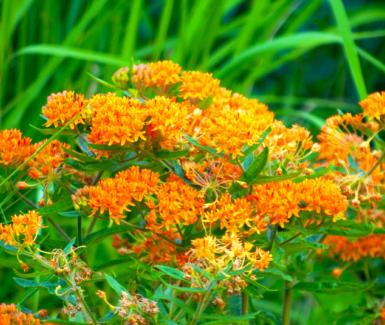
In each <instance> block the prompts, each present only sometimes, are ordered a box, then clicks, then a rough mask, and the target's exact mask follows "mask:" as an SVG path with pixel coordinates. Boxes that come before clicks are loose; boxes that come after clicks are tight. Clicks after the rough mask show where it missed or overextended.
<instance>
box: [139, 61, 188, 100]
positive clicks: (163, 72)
mask: <svg viewBox="0 0 385 325" xmlns="http://www.w3.org/2000/svg"><path fill="white" fill-rule="evenodd" d="M181 71H182V68H181V66H180V65H179V64H177V63H174V62H172V61H168V60H165V61H158V62H152V63H147V64H138V65H134V67H133V71H132V81H133V83H134V85H135V86H136V87H138V88H139V89H143V88H144V87H149V88H153V87H156V88H160V89H161V90H162V91H163V92H166V91H167V89H168V87H170V86H173V85H174V84H176V83H177V82H179V81H180V73H181Z"/></svg>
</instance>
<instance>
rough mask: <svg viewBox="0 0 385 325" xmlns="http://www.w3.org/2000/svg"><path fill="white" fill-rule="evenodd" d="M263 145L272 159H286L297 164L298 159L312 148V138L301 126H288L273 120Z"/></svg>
mask: <svg viewBox="0 0 385 325" xmlns="http://www.w3.org/2000/svg"><path fill="white" fill-rule="evenodd" d="M264 145H265V146H266V147H268V148H269V155H270V158H271V159H272V160H281V161H283V160H285V159H287V160H288V161H290V163H291V164H299V159H300V158H302V157H303V155H304V154H305V153H306V151H307V150H309V149H311V148H312V146H313V140H312V137H311V134H310V132H309V131H308V130H306V129H305V128H303V127H301V126H298V125H293V126H292V127H291V128H288V127H286V126H285V124H283V122H281V121H274V123H273V125H272V126H271V131H270V133H269V134H268V136H267V137H266V139H265V141H264Z"/></svg>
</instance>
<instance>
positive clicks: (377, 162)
mask: <svg viewBox="0 0 385 325" xmlns="http://www.w3.org/2000/svg"><path fill="white" fill-rule="evenodd" d="M384 158H385V150H383V151H382V154H381V157H380V158H378V160H377V161H376V163H375V164H374V165H373V166H372V168H370V170H369V171H368V172H367V173H366V174H365V177H368V176H369V175H371V174H372V173H373V172H374V170H375V169H376V168H377V167H378V166H379V165H380V164H381V162H382V161H383V160H384Z"/></svg>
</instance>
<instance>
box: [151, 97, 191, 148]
mask: <svg viewBox="0 0 385 325" xmlns="http://www.w3.org/2000/svg"><path fill="white" fill-rule="evenodd" d="M146 110H147V113H148V115H149V120H148V122H147V137H148V138H150V139H151V140H153V141H154V140H158V141H159V143H160V146H161V147H162V148H163V149H168V150H173V149H174V148H175V147H177V146H178V145H179V146H180V144H181V143H183V142H186V141H185V139H184V138H183V136H184V135H185V134H186V133H187V132H188V128H189V126H190V119H191V115H192V110H193V107H192V106H191V105H190V104H189V103H188V102H177V101H176V100H175V99H174V98H169V97H164V96H157V97H155V98H153V99H150V100H148V101H147V102H146Z"/></svg>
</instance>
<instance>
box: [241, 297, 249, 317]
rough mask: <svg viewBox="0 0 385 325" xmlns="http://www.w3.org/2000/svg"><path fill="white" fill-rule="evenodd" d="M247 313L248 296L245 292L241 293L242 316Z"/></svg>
mask: <svg viewBox="0 0 385 325" xmlns="http://www.w3.org/2000/svg"><path fill="white" fill-rule="evenodd" d="M248 313H249V296H248V295H247V293H246V292H244V291H243V292H242V315H246V314H248Z"/></svg>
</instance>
